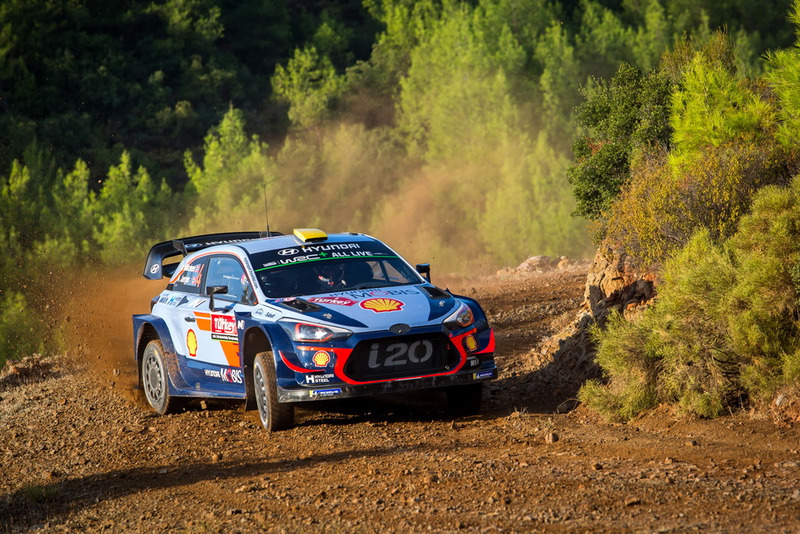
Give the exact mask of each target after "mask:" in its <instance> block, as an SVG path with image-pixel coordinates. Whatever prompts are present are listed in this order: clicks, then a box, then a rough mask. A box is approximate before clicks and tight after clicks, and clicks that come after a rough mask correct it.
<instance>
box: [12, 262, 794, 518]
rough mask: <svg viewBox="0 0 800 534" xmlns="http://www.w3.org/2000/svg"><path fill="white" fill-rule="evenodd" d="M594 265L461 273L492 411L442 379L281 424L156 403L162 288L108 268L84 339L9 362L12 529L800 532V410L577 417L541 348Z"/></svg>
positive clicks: (233, 409) (79, 321)
mask: <svg viewBox="0 0 800 534" xmlns="http://www.w3.org/2000/svg"><path fill="white" fill-rule="evenodd" d="M585 273H586V266H585V265H584V266H578V267H573V268H570V269H566V270H554V271H551V272H548V273H542V274H532V275H525V276H521V275H520V276H509V277H506V278H497V277H491V278H487V279H482V280H480V281H472V282H469V283H465V282H463V281H458V280H452V281H450V282H449V284H448V285H449V286H450V288H451V289H453V290H457V291H459V292H462V293H465V294H468V295H475V296H477V298H478V299H479V300H480V301H481V302H482V303H483V304H484V307H485V308H486V309H487V311H488V313H489V316H490V320H491V321H492V323H493V326H494V327H495V328H496V332H497V339H498V343H497V357H498V363H499V365H500V367H501V376H500V379H499V380H497V381H496V382H494V383H493V384H492V386H491V387H490V388H489V389H488V390H487V391H486V395H485V405H486V407H485V410H484V414H483V415H482V416H479V417H469V418H462V419H455V420H453V419H451V418H448V417H447V416H446V415H445V414H444V412H443V410H442V405H443V399H442V398H440V397H439V396H438V395H437V394H426V395H417V396H413V397H406V398H402V399H366V400H365V399H361V400H358V399H356V400H353V401H351V402H346V403H345V402H339V403H331V404H326V405H318V404H317V405H315V408H320V409H319V410H313V411H312V410H302V411H300V412H299V417H298V425H297V426H296V427H295V428H293V429H291V430H288V431H284V432H278V433H274V434H271V435H270V434H267V433H265V432H264V431H263V430H262V429H261V427H260V424H259V422H258V419H257V416H256V414H255V413H254V412H243V411H240V410H239V409H238V407H237V406H236V405H231V404H224V403H203V404H202V405H201V404H199V403H198V404H197V405H194V406H191V407H190V408H189V409H188V410H187V411H185V412H183V413H180V414H176V415H171V416H165V417H162V416H156V415H155V414H154V413H153V412H151V411H150V410H149V409H148V408H147V407H146V405H145V404H144V403H143V402H142V401H141V400H140V399H139V397H138V394H137V392H136V391H135V390H134V383H135V378H134V377H135V374H134V369H133V365H132V359H131V356H130V345H131V341H130V330H131V326H130V314H131V313H134V312H137V311H141V309H147V306H148V300H149V298H150V297H151V296H152V295H154V294H155V293H157V292H158V291H159V290H160V286H158V285H157V284H156V286H154V285H151V284H150V283H148V282H146V281H139V280H134V279H131V280H127V279H124V278H120V277H117V279H116V280H113V281H111V282H108V281H97V282H95V283H96V284H97V285H95V286H94V291H93V294H95V295H109V297H107V298H97V299H93V300H92V301H91V302H89V303H88V305H84V308H83V309H82V310H81V311H80V312H78V313H76V314H75V315H74V317H71V319H70V324H72V325H73V326H74V332H75V333H77V334H78V336H79V337H81V338H82V339H84V340H85V341H84V344H83V345H82V346H81V347H77V346H76V349H75V350H74V351H71V353H70V354H69V355H67V356H66V357H60V358H55V359H46V360H33V359H29V360H25V361H23V362H21V363H18V364H16V365H14V366H9V367H7V368H6V369H5V370H3V372H2V374H0V437H2V439H0V464H1V465H2V469H0V529H2V530H3V531H11V532H16V531H23V530H29V529H30V530H36V531H41V532H54V531H65V530H66V531H92V532H97V531H107V532H163V531H167V530H170V531H187V532H255V531H259V532H260V531H271V532H308V531H315V532H316V531H320V532H341V531H345V532H378V531H381V532H418V531H427V530H433V531H437V532H451V531H452V532H455V531H481V532H483V531H489V532H493V531H498V532H536V531H548V532H551V531H555V532H561V531H563V532H573V531H580V532H585V531H612V532H626V531H645V532H670V531H686V530H698V531H699V530H703V531H712V532H738V531H743V530H755V531H765V532H766V531H769V532H782V531H783V532H796V531H798V530H800V439H799V438H800V432H798V427H797V425H796V424H784V425H783V426H779V425H777V424H776V423H775V422H773V421H772V420H771V419H770V418H768V417H762V416H755V415H752V414H737V415H734V416H731V417H725V418H722V419H719V420H715V421H702V420H696V419H679V418H677V417H676V416H675V415H674V414H673V413H671V412H670V411H669V410H667V409H660V410H657V411H656V412H655V413H652V414H649V415H648V416H646V417H644V418H641V419H639V420H637V421H634V422H632V423H630V424H627V425H614V424H607V423H604V422H602V421H601V420H599V419H598V418H597V417H596V416H595V415H594V414H592V413H591V412H588V411H586V410H585V409H583V408H581V407H578V408H577V409H574V410H572V411H569V412H568V413H558V412H560V411H564V409H565V408H571V407H573V405H574V404H575V403H574V402H573V401H572V400H571V399H573V398H574V394H575V389H574V382H575V381H574V380H570V377H569V376H563V375H564V372H563V369H564V367H563V366H561V367H559V366H555V365H552V362H549V361H548V360H547V356H546V354H543V353H542V351H541V350H540V349H541V347H543V346H546V345H547V341H548V336H551V335H553V334H554V333H556V332H557V331H558V330H560V329H561V328H563V327H564V326H566V325H567V324H569V323H570V322H571V321H572V320H573V319H574V317H575V316H576V315H577V313H578V312H579V306H580V303H581V296H582V292H583V283H584V281H585ZM103 284H105V285H103ZM442 284H444V282H443V281H442ZM112 287H113V288H114V292H115V293H114V298H111V297H110V295H111V294H112V293H109V291H110V290H111V288H112ZM119 299H122V300H123V301H125V302H129V305H128V306H117V305H116V304H114V303H115V302H118V301H119ZM112 304H113V305H112ZM86 306H88V307H86ZM75 309H79V308H75ZM559 370H562V371H559ZM559 407H560V408H561V409H560V410H559Z"/></svg>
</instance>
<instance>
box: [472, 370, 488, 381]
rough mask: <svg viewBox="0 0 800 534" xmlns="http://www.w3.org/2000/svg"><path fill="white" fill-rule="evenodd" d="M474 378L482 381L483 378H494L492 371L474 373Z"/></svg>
mask: <svg viewBox="0 0 800 534" xmlns="http://www.w3.org/2000/svg"><path fill="white" fill-rule="evenodd" d="M472 378H473V379H474V380H481V379H483V378H492V371H480V372H479V373H473V374H472Z"/></svg>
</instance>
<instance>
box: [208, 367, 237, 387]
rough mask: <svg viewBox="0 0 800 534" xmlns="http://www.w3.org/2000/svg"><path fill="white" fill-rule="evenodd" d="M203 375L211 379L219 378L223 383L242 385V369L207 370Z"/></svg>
mask: <svg viewBox="0 0 800 534" xmlns="http://www.w3.org/2000/svg"><path fill="white" fill-rule="evenodd" d="M203 374H204V375H206V376H208V377H211V378H219V379H220V380H222V381H223V382H230V383H233V384H241V383H242V370H241V369H219V370H217V369H205V370H204V371H203Z"/></svg>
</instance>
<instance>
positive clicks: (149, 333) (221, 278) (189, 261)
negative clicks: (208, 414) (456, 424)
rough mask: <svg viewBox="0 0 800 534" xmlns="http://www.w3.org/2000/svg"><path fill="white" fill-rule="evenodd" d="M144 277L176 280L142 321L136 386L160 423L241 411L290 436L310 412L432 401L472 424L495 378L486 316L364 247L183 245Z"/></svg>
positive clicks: (217, 239) (247, 242)
mask: <svg viewBox="0 0 800 534" xmlns="http://www.w3.org/2000/svg"><path fill="white" fill-rule="evenodd" d="M176 256H183V258H182V259H180V261H176V259H175V257H176ZM144 276H145V278H148V279H151V280H160V279H162V278H165V277H166V278H169V283H168V284H167V286H166V288H165V289H164V290H163V291H162V292H161V294H160V295H158V296H156V297H155V298H153V300H152V302H151V311H150V313H148V314H141V315H134V316H133V332H134V354H135V358H136V363H137V368H138V371H139V386H140V388H142V389H143V390H144V393H145V396H146V398H147V401H148V403H149V404H150V406H152V408H153V409H154V410H155V411H156V412H158V413H160V414H165V413H168V412H170V411H174V410H176V409H177V408H178V407H179V406H180V405H181V404H182V402H183V401H185V400H186V399H191V398H220V399H241V400H242V401H244V402H245V405H246V407H248V408H257V409H258V413H259V416H260V419H261V423H262V424H263V425H264V428H266V429H267V430H269V431H273V430H281V429H286V428H289V427H291V426H292V425H293V424H294V406H295V404H297V403H300V402H303V403H307V402H312V401H317V400H321V399H336V398H345V397H354V396H360V395H375V394H385V393H393V392H400V391H412V390H421V389H430V388H437V389H443V390H444V391H445V392H446V394H447V396H446V398H447V400H448V404H449V407H450V409H451V410H452V411H455V412H457V413H462V414H470V413H476V412H478V411H479V410H480V403H481V391H482V385H483V383H484V382H485V381H487V380H491V379H493V378H496V377H497V368H496V366H495V362H494V346H495V343H494V334H493V332H492V329H491V328H490V327H489V324H488V323H487V320H486V315H485V314H484V312H483V310H482V309H481V307H480V305H479V304H478V303H477V302H476V301H475V300H473V299H471V298H467V297H463V296H458V295H453V294H451V293H450V292H449V291H446V290H442V289H439V288H438V287H436V286H434V285H433V284H432V283H431V282H430V266H429V265H428V264H420V265H417V266H416V268H413V267H411V265H409V264H408V263H407V262H406V261H405V260H404V259H403V258H401V257H400V256H399V255H398V254H397V253H396V252H395V251H393V250H392V249H391V248H389V247H388V246H387V245H385V244H384V243H382V242H381V241H379V240H378V239H375V238H373V237H370V236H367V235H364V234H355V233H346V234H332V235H327V234H326V233H325V232H323V231H321V230H317V229H308V228H306V229H298V230H295V231H294V233H293V234H292V235H281V234H279V233H277V232H242V233H225V234H210V235H202V236H194V237H188V238H183V239H177V240H174V241H167V242H164V243H158V244H156V245H154V246H153V247H152V248H151V250H150V253H149V254H148V257H147V263H146V265H145V269H144Z"/></svg>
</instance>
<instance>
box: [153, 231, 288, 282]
mask: <svg viewBox="0 0 800 534" xmlns="http://www.w3.org/2000/svg"><path fill="white" fill-rule="evenodd" d="M279 235H283V234H281V233H280V232H227V233H222V234H205V235H196V236H192V237H182V238H180V239H173V240H172V241H164V242H163V243H157V244H155V245H153V246H152V247H151V248H150V252H149V253H148V254H147V263H145V266H144V272H143V273H142V274H143V275H144V277H145V278H147V279H148V280H160V279H161V278H162V277H165V276H166V277H169V276H172V274H173V273H174V272H175V267H176V266H177V265H178V264H177V263H171V264H169V265H164V260H165V259H167V258H171V257H173V256H178V255H181V256H186V255H187V254H190V253H192V252H196V251H198V250H202V249H204V248H207V247H211V246H214V245H227V244H230V243H241V242H243V241H252V240H253V239H260V238H262V237H274V236H279Z"/></svg>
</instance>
